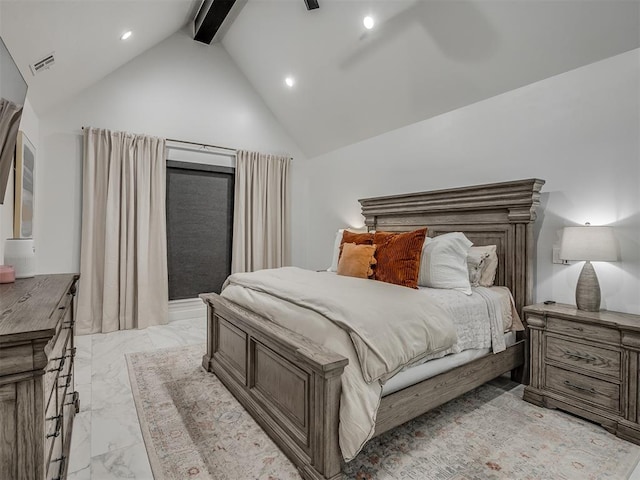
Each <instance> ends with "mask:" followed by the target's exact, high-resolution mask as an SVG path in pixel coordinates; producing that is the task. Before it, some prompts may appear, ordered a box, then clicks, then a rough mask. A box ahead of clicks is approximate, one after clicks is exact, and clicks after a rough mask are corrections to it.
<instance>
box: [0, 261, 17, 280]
mask: <svg viewBox="0 0 640 480" xmlns="http://www.w3.org/2000/svg"><path fill="white" fill-rule="evenodd" d="M15 281H16V270H15V269H14V268H13V267H12V266H11V265H0V283H13V282H15Z"/></svg>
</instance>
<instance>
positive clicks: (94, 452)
mask: <svg viewBox="0 0 640 480" xmlns="http://www.w3.org/2000/svg"><path fill="white" fill-rule="evenodd" d="M206 335H207V333H206V320H205V318H204V317H203V318H198V319H189V320H180V321H176V322H171V323H169V324H168V325H163V326H157V327H150V328H147V329H145V330H126V331H120V332H114V333H107V334H95V335H87V336H80V337H76V347H77V357H76V367H75V369H76V370H75V372H76V390H77V391H78V392H79V394H80V413H79V414H78V415H77V416H76V418H75V423H74V427H73V436H72V444H71V455H70V459H69V475H68V477H67V478H68V480H89V479H91V480H120V479H127V480H132V479H133V480H152V479H153V475H152V473H151V467H150V466H149V461H148V459H147V451H146V449H145V446H144V442H143V440H142V433H141V431H140V424H139V423H138V415H137V413H136V408H135V405H134V403H133V395H132V393H131V386H130V383H129V374H128V372H127V366H126V360H125V354H126V353H132V352H141V351H151V350H156V349H161V348H171V347H179V346H181V345H191V344H197V343H204V342H205V340H206ZM620 480H623V479H620ZM630 480H640V466H638V467H636V469H635V470H634V472H633V473H632V475H631V477H630Z"/></svg>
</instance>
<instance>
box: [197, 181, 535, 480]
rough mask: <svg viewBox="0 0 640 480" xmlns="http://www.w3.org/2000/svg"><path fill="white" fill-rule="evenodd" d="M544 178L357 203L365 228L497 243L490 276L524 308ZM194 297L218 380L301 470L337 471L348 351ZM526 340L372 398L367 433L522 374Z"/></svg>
mask: <svg viewBox="0 0 640 480" xmlns="http://www.w3.org/2000/svg"><path fill="white" fill-rule="evenodd" d="M543 184H544V181H542V180H538V179H528V180H517V181H512V182H503V183H496V184H488V185H478V186H471V187H461V188H454V189H447V190H438V191H432V192H424V193H415V194H405V195H394V196H387V197H376V198H369V199H364V200H360V203H361V205H362V213H363V216H364V217H365V224H366V225H367V227H368V228H369V229H370V230H385V231H392V232H403V231H411V230H414V229H416V228H420V227H423V226H428V228H429V231H428V235H429V236H431V237H434V236H437V235H440V234H444V233H448V232H456V231H460V232H463V233H464V234H465V235H466V236H467V237H468V238H469V239H470V240H471V241H472V242H474V244H475V245H497V253H498V258H499V265H498V272H497V275H496V282H495V284H496V285H501V286H505V287H507V288H509V290H510V291H511V293H512V295H513V299H514V303H515V308H516V310H517V311H518V312H520V313H521V311H522V308H523V307H524V306H525V305H526V304H528V303H531V300H532V285H533V282H532V277H533V253H534V239H533V222H534V221H535V218H536V212H535V210H536V207H537V206H538V204H539V195H540V189H541V187H542V185H543ZM201 298H202V299H203V300H204V302H205V303H206V304H207V307H208V329H207V353H206V354H205V355H204V357H203V367H204V368H205V369H207V370H208V371H210V372H212V373H214V374H215V375H216V376H217V377H218V378H219V379H220V380H221V381H222V382H223V383H224V384H225V386H226V387H227V388H228V389H229V390H230V391H231V392H232V393H233V395H234V396H235V397H236V398H237V399H238V400H239V401H240V403H241V404H242V405H243V406H244V407H245V408H246V409H247V411H248V412H249V413H250V414H251V415H252V416H253V417H254V418H255V419H256V421H257V422H258V423H259V424H260V425H261V426H262V428H263V429H264V430H265V431H266V432H267V433H268V434H269V436H270V437H271V438H272V439H273V440H274V441H275V442H276V444H277V445H278V446H279V447H280V448H281V449H282V450H283V451H284V453H285V454H286V455H287V456H288V457H289V458H290V459H291V460H292V461H293V462H294V463H295V464H296V466H297V467H298V468H299V471H300V473H301V475H302V476H303V477H304V478H306V479H338V478H341V465H342V462H343V458H342V453H341V451H340V446H339V441H338V431H339V419H340V396H341V388H342V384H341V376H342V375H343V372H344V370H345V367H346V366H347V364H348V359H347V358H346V357H345V356H344V355H340V354H338V353H336V352H334V351H333V350H331V349H329V348H326V347H325V346H322V345H320V344H319V343H317V342H314V341H312V340H310V339H309V338H307V337H305V336H303V335H300V334H299V333H296V332H294V331H292V330H290V329H288V328H285V327H283V326H281V325H278V324H277V323H274V322H272V321H270V320H268V319H266V318H265V317H264V316H263V315H261V312H255V311H251V310H249V309H247V308H244V307H242V306H240V305H238V304H236V303H235V302H233V301H230V300H229V299H226V298H223V297H221V296H220V295H217V294H203V295H201ZM525 341H526V339H525V336H524V335H523V334H520V335H519V336H518V338H517V339H516V341H512V342H510V343H509V346H508V347H507V348H506V349H505V350H504V351H502V352H500V353H495V354H494V353H484V354H482V355H479V356H477V358H473V359H472V360H471V361H469V362H468V363H465V364H463V365H459V366H455V365H454V366H452V367H451V368H449V369H445V370H444V371H442V372H438V373H437V374H435V375H433V376H431V377H430V378H428V379H426V380H422V381H418V382H417V383H413V384H411V383H412V382H408V383H403V384H400V386H399V387H398V388H395V389H392V391H388V392H387V393H386V394H385V395H384V396H383V397H382V399H381V400H380V403H379V408H378V410H377V416H376V418H375V434H374V435H380V434H381V433H383V432H386V431H387V430H389V429H392V428H394V427H396V426H398V425H401V424H403V423H405V422H406V421H408V420H410V419H412V418H415V417H417V416H419V415H421V414H423V413H425V412H427V411H429V410H431V409H432V408H435V407H437V406H439V405H441V404H443V403H445V402H447V401H449V400H451V399H453V398H456V397H457V396H459V395H461V394H463V393H465V392H468V391H470V390H472V389H474V388H476V387H477V386H479V385H482V384H483V383H485V382H487V381H489V380H491V379H493V378H495V377H497V376H499V375H502V374H504V373H506V372H509V371H511V372H512V377H513V378H515V379H517V380H519V381H523V382H525V381H526V372H527V371H528V368H527V367H528V364H527V355H526V352H527V350H526V348H525ZM391 380H393V378H392V379H391ZM391 380H390V381H389V383H391Z"/></svg>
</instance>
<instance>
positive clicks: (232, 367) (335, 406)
mask: <svg viewBox="0 0 640 480" xmlns="http://www.w3.org/2000/svg"><path fill="white" fill-rule="evenodd" d="M200 297H201V298H202V299H203V300H204V301H205V303H206V304H207V311H208V327H207V328H208V331H207V353H206V355H204V357H203V358H202V366H203V367H204V368H205V369H206V370H208V371H210V372H213V373H215V374H216V376H217V377H218V378H219V379H220V381H221V382H222V383H224V385H225V386H226V387H227V388H228V389H229V391H230V392H231V393H232V394H233V395H234V396H235V397H236V398H237V399H238V401H239V402H240V403H241V404H242V405H243V406H244V407H245V408H246V409H247V411H248V412H249V413H250V414H251V416H252V417H253V418H254V419H255V420H256V421H257V422H258V423H259V424H260V426H261V427H262V428H263V429H264V430H265V431H266V432H267V433H268V435H269V436H270V437H271V438H272V439H273V441H274V442H275V443H276V444H277V445H278V446H279V447H280V448H281V449H282V451H283V452H284V453H285V454H286V455H287V456H288V457H289V459H291V461H292V462H293V463H294V464H295V465H296V466H297V467H298V469H299V470H300V473H301V475H302V476H303V477H304V478H305V479H315V480H319V479H338V478H341V476H342V475H341V473H340V470H341V464H342V456H341V454H340V447H339V443H338V423H339V414H340V412H339V406H340V392H341V382H340V376H341V375H342V372H343V370H344V367H345V366H346V365H347V364H348V363H349V361H348V360H347V359H346V358H345V357H343V356H341V355H338V354H336V353H334V352H332V351H330V350H328V349H326V348H324V347H322V346H320V345H318V344H316V343H314V342H312V341H310V340H309V339H307V338H306V337H303V336H301V335H298V334H297V333H295V332H292V331H290V330H288V329H286V328H283V327H280V326H279V325H277V324H275V323H273V322H270V321H268V320H265V319H264V318H262V317H260V316H258V315H256V314H255V313H253V312H250V311H248V310H246V309H244V308H242V307H240V306H238V305H236V304H234V303H233V302H230V301H228V300H226V299H224V298H222V297H220V296H219V295H216V294H215V293H209V294H203V295H200Z"/></svg>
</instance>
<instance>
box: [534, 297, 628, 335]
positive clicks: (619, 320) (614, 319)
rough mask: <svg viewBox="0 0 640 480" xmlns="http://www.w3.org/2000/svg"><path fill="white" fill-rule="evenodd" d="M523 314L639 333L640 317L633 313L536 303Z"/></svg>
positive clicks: (562, 304) (561, 304) (563, 304)
mask: <svg viewBox="0 0 640 480" xmlns="http://www.w3.org/2000/svg"><path fill="white" fill-rule="evenodd" d="M524 312H525V313H534V314H539V315H552V316H554V317H560V318H566V319H569V320H578V321H583V322H586V323H596V324H602V325H609V326H612V327H623V328H625V329H629V330H636V331H640V315H634V314H633V313H622V312H614V311H610V310H600V311H599V312H587V311H585V310H578V308H577V307H576V306H575V305H568V304H566V303H554V304H551V305H545V304H544V303H538V304H536V305H529V306H527V307H524Z"/></svg>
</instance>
